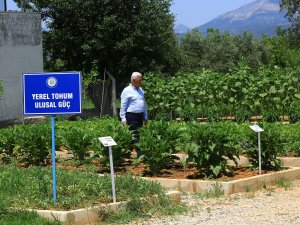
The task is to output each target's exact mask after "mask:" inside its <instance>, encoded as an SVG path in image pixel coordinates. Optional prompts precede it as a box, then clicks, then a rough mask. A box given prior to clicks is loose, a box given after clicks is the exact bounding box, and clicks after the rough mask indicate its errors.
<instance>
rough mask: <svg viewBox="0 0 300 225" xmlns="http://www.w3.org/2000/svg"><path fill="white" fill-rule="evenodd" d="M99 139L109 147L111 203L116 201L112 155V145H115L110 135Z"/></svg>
mask: <svg viewBox="0 0 300 225" xmlns="http://www.w3.org/2000/svg"><path fill="white" fill-rule="evenodd" d="M99 141H100V142H101V143H102V144H103V145H104V146H105V147H108V148H109V162H110V175H111V188H112V197H113V203H115V202H116V187H115V176H114V164H113V157H112V146H114V145H117V143H116V142H115V141H114V139H113V138H112V137H110V136H108V137H100V138H99Z"/></svg>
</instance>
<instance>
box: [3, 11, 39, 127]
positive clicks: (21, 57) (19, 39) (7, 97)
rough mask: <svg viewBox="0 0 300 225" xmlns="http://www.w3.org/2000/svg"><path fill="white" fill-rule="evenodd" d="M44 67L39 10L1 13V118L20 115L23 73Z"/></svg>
mask: <svg viewBox="0 0 300 225" xmlns="http://www.w3.org/2000/svg"><path fill="white" fill-rule="evenodd" d="M42 71H43V52H42V29H41V16H40V14H39V13H22V12H1V13H0V80H2V85H3V89H4V93H3V95H2V96H1V97H0V98H1V99H0V121H6V120H14V119H18V118H21V117H22V116H23V108H22V107H23V106H22V92H23V91H22V74H23V73H28V72H42Z"/></svg>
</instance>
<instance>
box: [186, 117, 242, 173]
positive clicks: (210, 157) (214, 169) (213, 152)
mask: <svg viewBox="0 0 300 225" xmlns="http://www.w3.org/2000/svg"><path fill="white" fill-rule="evenodd" d="M236 126H237V125H235V124H229V123H210V124H198V123H189V124H187V127H188V128H187V129H188V132H189V136H190V138H189V141H188V142H187V143H186V144H185V145H184V148H185V151H186V152H187V154H188V161H189V162H194V163H196V165H197V168H198V169H199V173H200V174H202V175H204V176H206V177H213V178H215V177H218V176H220V175H221V174H225V173H227V172H228V170H230V167H229V166H228V165H227V160H228V159H230V160H233V161H234V162H235V163H237V161H236V159H237V158H239V143H238V137H237V128H236Z"/></svg>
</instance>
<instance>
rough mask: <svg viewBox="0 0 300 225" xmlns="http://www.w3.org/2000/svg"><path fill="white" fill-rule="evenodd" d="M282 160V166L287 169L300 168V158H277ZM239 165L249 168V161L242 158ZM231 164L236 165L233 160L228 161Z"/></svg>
mask: <svg viewBox="0 0 300 225" xmlns="http://www.w3.org/2000/svg"><path fill="white" fill-rule="evenodd" d="M277 159H280V160H281V166H283V167H284V166H286V167H300V157H277ZM237 162H238V165H240V166H249V165H250V162H249V159H248V158H247V157H245V156H240V159H237ZM228 163H229V164H232V165H234V162H233V161H232V160H228Z"/></svg>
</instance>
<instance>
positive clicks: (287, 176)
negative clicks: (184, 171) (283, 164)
mask: <svg viewBox="0 0 300 225" xmlns="http://www.w3.org/2000/svg"><path fill="white" fill-rule="evenodd" d="M299 178H300V168H297V167H291V168H288V169H286V170H283V171H277V172H274V173H270V174H262V175H257V176H254V177H249V178H244V179H239V180H233V181H227V182H223V181H206V180H188V179H167V178H157V179H153V178H145V179H147V180H151V181H157V182H159V183H160V184H161V185H162V186H164V187H165V188H167V189H171V190H176V191H182V192H204V191H208V190H211V189H213V186H214V185H215V184H216V183H218V184H220V185H222V188H223V190H224V194H225V195H230V194H233V193H237V192H245V191H249V190H257V189H260V188H261V187H263V186H266V185H273V184H274V183H275V182H276V180H278V179H284V180H293V179H299Z"/></svg>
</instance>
